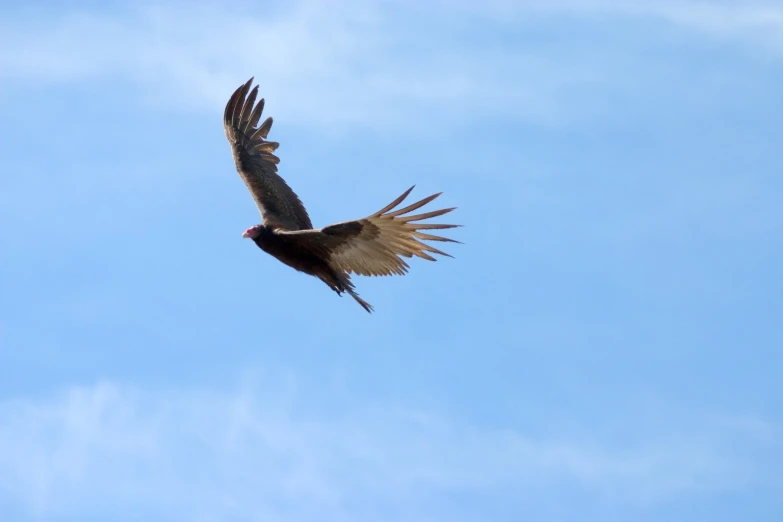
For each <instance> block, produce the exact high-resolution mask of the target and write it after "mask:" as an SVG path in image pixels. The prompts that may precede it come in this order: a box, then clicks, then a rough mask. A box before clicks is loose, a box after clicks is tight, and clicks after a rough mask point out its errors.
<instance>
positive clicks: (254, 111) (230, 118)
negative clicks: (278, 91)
mask: <svg viewBox="0 0 783 522" xmlns="http://www.w3.org/2000/svg"><path fill="white" fill-rule="evenodd" d="M252 82H253V78H250V79H249V80H248V81H247V83H245V84H244V85H242V86H241V87H239V88H238V89H237V90H236V91H234V94H232V95H231V98H230V99H229V100H228V103H227V104H226V110H225V112H224V113H223V127H224V128H225V130H226V138H228V143H229V144H230V145H231V152H232V153H233V155H234V162H235V163H236V167H237V172H239V175H240V176H241V177H242V180H243V181H244V182H245V185H247V188H248V189H249V190H250V193H251V194H252V195H253V199H254V200H255V202H256V206H257V207H258V210H259V212H261V216H262V217H263V220H264V224H266V225H270V224H274V225H279V226H281V227H283V228H286V229H289V230H302V229H310V228H313V225H312V223H311V222H310V216H308V215H307V211H306V210H305V208H304V205H303V204H302V202H301V201H300V200H299V197H298V196H297V195H296V194H295V193H294V191H293V190H291V187H289V186H288V184H287V183H286V182H285V180H284V179H283V178H281V177H280V176H279V175H278V174H277V164H278V163H279V162H280V159H279V158H278V157H277V156H275V155H274V151H275V150H276V149H277V147H278V146H279V143H276V142H274V141H266V139H265V138H266V137H267V134H269V129H271V128H272V118H271V117H270V118H267V119H266V120H265V121H264V123H262V124H261V126H258V121H259V119H260V118H261V112H262V111H263V110H264V99H263V98H261V100H260V101H259V102H258V104H256V105H255V107H254V103H255V101H256V96H257V95H258V85H256V86H255V87H254V88H253V90H252V91H250V95H249V96H248V91H249V90H250V84H251V83H252Z"/></svg>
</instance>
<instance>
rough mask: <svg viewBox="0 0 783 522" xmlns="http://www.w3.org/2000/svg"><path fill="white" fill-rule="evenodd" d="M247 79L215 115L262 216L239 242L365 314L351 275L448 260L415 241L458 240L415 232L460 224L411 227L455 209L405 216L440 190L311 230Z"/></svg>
mask: <svg viewBox="0 0 783 522" xmlns="http://www.w3.org/2000/svg"><path fill="white" fill-rule="evenodd" d="M252 82H253V78H250V79H249V80H248V81H247V83H245V84H244V85H242V86H240V87H239V88H237V90H236V91H234V94H233V95H232V96H231V98H230V99H229V100H228V103H227V104H226V109H225V112H224V114H223V126H224V128H225V131H226V138H228V142H229V144H230V145H231V152H232V154H233V156H234V162H235V164H236V168H237V172H238V173H239V175H240V177H241V178H242V180H243V181H244V182H245V185H247V188H248V190H249V191H250V194H251V195H252V196H253V199H254V200H255V203H256V206H257V207H258V210H259V212H260V213H261V218H262V223H261V224H259V225H254V226H252V227H250V228H248V229H247V230H245V232H244V233H243V234H242V237H243V238H250V239H252V240H253V241H254V242H255V244H256V245H258V247H259V248H260V249H261V250H263V251H264V252H266V253H267V254H270V255H272V256H274V257H275V258H277V259H278V260H280V261H281V262H283V263H285V264H286V265H288V266H290V267H292V268H294V269H296V270H298V271H300V272H304V273H306V274H309V275H312V276H315V277H317V278H318V279H320V280H321V281H323V282H324V283H326V285H327V286H328V287H329V288H331V289H332V290H334V291H335V292H337V294H338V295H342V294H343V292H346V293H348V294H349V295H350V296H351V297H353V298H354V299H355V300H356V302H358V303H359V304H360V305H361V306H362V307H363V308H364V309H365V310H367V312H372V311H373V307H372V305H371V304H370V303H368V302H367V301H365V300H364V299H362V298H361V297H359V294H357V293H356V290H355V287H354V284H353V282H352V281H351V274H357V275H363V276H388V275H394V274H396V275H403V274H405V273H406V272H407V271H408V264H407V263H406V262H405V260H403V259H402V258H403V257H405V258H411V257H412V256H416V257H420V258H422V259H427V260H429V261H435V258H434V257H433V256H431V255H430V254H439V255H443V256H448V257H452V256H451V255H449V254H447V253H445V252H443V251H441V250H438V249H437V248H434V247H433V246H431V245H429V244H426V243H424V242H423V241H441V242H452V243H458V241H455V240H453V239H449V238H445V237H441V236H437V235H434V234H430V233H427V232H422V230H438V229H446V228H454V227H458V226H460V225H446V224H439V223H417V222H418V221H422V220H425V219H429V218H434V217H437V216H441V215H443V214H446V213H448V212H451V211H452V210H454V208H456V207H454V208H446V209H442V210H433V211H430V212H424V213H422V214H416V215H409V214H410V213H411V212H413V211H414V210H417V209H419V208H421V207H423V206H424V205H426V204H427V203H429V202H431V201H432V200H434V199H435V198H437V197H438V196H440V194H441V193H437V194H433V195H431V196H428V197H426V198H424V199H422V200H420V201H418V202H416V203H413V204H411V205H408V206H407V207H405V208H401V209H399V210H393V209H394V208H395V207H397V206H398V205H399V204H400V203H402V202H403V200H404V199H405V198H406V197H407V196H408V194H410V192H411V190H413V187H411V188H409V189H408V190H406V191H405V192H404V193H403V194H402V195H401V196H400V197H398V198H397V199H395V200H394V201H392V202H391V203H389V204H388V205H386V206H385V207H383V208H382V209H380V210H379V211H377V212H375V213H373V214H371V215H369V216H367V217H365V218H362V219H355V220H352V221H344V222H342V223H336V224H333V225H329V226H326V227H323V228H313V224H312V223H311V222H310V216H309V215H308V214H307V210H305V207H304V205H303V204H302V202H301V201H300V199H299V197H298V196H297V195H296V193H294V191H293V190H292V189H291V187H289V186H288V184H287V183H286V182H285V180H284V179H283V178H281V177H280V175H278V173H277V164H278V163H279V162H280V159H279V158H278V157H277V156H275V154H274V152H275V150H276V149H277V148H278V146H279V143H277V142H274V141H268V140H267V139H266V138H267V135H268V134H269V130H270V129H271V128H272V118H271V117H268V118H266V120H264V122H263V123H262V124H261V125H258V122H259V121H260V119H261V113H262V112H263V110H264V99H263V98H261V99H260V100H259V101H258V103H256V97H257V96H258V85H256V86H255V87H254V88H253V89H252V90H250V85H251V84H252ZM248 93H249V94H248Z"/></svg>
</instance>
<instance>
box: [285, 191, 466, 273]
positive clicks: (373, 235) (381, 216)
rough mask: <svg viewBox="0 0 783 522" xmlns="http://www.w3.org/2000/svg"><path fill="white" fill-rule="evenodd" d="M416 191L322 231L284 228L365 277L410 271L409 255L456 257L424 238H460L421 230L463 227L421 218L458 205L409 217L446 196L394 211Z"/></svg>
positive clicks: (338, 265) (334, 262)
mask: <svg viewBox="0 0 783 522" xmlns="http://www.w3.org/2000/svg"><path fill="white" fill-rule="evenodd" d="M411 190H413V187H411V188H409V189H408V190H406V191H405V192H404V193H403V194H402V195H401V196H400V197H398V198H397V199H395V200H394V201H392V202H391V203H390V204H389V205H387V206H385V207H384V208H382V209H381V210H379V211H378V212H376V213H375V214H372V215H371V216H367V217H366V218H363V219H357V220H354V221H345V222H343V223H336V224H334V225H329V226H327V227H324V228H322V229H318V230H302V231H296V232H281V234H282V235H285V236H289V237H290V238H291V239H294V240H295V241H297V242H299V243H300V244H301V245H302V246H306V247H307V248H308V249H309V250H311V251H313V252H317V253H318V254H320V255H322V256H324V257H325V258H326V259H328V261H329V264H330V265H332V266H333V267H334V268H335V269H337V270H342V271H344V272H347V273H355V274H358V275H365V276H387V275H394V274H396V275H403V274H405V273H406V272H407V271H408V264H407V263H406V262H405V261H404V260H403V259H402V258H403V257H407V258H410V257H412V256H417V257H421V258H423V259H427V260H429V261H435V258H434V257H432V256H431V255H430V253H432V254H440V255H443V256H448V257H452V256H451V255H449V254H447V253H445V252H442V251H441V250H438V249H437V248H434V247H432V246H430V245H428V244H425V243H423V242H422V241H447V242H451V243H459V241H455V240H453V239H449V238H445V237H441V236H436V235H434V234H429V233H426V232H421V231H422V230H433V229H444V228H454V227H458V226H460V225H443V224H439V223H415V222H416V221H421V220H423V219H429V218H433V217H437V216H441V215H443V214H446V213H448V212H451V211H452V210H454V208H446V209H442V210H433V211H431V212H425V213H423V214H416V215H413V216H408V215H405V214H408V213H409V212H412V211H414V210H416V209H418V208H420V207H422V206H424V205H426V204H427V203H429V202H430V201H432V200H433V199H435V198H437V197H438V196H440V193H438V194H433V195H432V196H429V197H426V198H424V199H422V200H421V201H418V202H416V203H413V204H412V205H409V206H407V207H405V208H402V209H400V210H395V211H392V209H394V207H396V206H397V205H399V204H400V203H402V201H403V200H404V199H405V198H406V197H407V196H408V194H410V192H411Z"/></svg>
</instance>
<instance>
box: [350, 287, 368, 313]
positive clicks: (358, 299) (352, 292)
mask: <svg viewBox="0 0 783 522" xmlns="http://www.w3.org/2000/svg"><path fill="white" fill-rule="evenodd" d="M345 291H346V292H348V293H349V294H351V297H353V298H354V299H356V302H357V303H359V304H360V305H362V308H364V309H365V310H367V312H368V313H372V311H373V307H372V305H371V304H370V303H368V302H367V301H365V300H364V299H362V298H361V297H359V294H357V293H356V292H354V291H353V289H351V288H346V289H345Z"/></svg>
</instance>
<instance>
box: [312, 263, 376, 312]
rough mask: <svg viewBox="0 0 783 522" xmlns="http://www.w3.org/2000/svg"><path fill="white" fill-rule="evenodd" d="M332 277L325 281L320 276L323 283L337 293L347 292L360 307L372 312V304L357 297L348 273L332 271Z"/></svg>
mask: <svg viewBox="0 0 783 522" xmlns="http://www.w3.org/2000/svg"><path fill="white" fill-rule="evenodd" d="M331 275H332V278H333V281H327V280H326V279H324V278H323V277H321V280H323V282H324V283H326V284H327V285H329V287H330V288H331V289H332V290H334V291H335V292H337V295H341V294H342V293H343V292H348V294H349V295H350V296H351V297H353V298H354V299H355V300H356V302H357V303H359V304H360V305H361V306H362V308H364V309H365V310H367V312H368V313H372V312H373V310H374V308H373V306H372V305H371V304H370V303H368V302H367V301H365V300H364V299H362V298H361V297H359V294H357V293H356V290H354V286H353V282H352V281H351V278H350V276H348V274H344V273H343V274H341V273H339V272H332V274H331Z"/></svg>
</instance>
